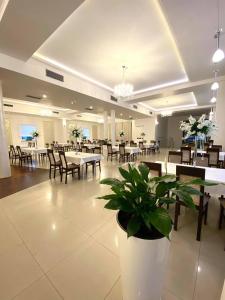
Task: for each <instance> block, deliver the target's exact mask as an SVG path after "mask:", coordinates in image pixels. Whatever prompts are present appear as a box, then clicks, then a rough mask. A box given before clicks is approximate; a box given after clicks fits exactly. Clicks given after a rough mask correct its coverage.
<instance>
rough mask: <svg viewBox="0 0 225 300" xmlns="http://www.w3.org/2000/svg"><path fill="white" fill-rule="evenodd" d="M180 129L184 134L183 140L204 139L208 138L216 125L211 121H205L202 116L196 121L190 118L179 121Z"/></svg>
mask: <svg viewBox="0 0 225 300" xmlns="http://www.w3.org/2000/svg"><path fill="white" fill-rule="evenodd" d="M180 129H181V131H183V132H184V133H185V136H184V139H187V138H189V137H199V138H200V139H201V138H202V139H204V138H205V137H210V136H212V134H213V133H214V132H215V130H216V124H215V122H214V121H212V120H208V119H206V115H205V114H203V115H202V116H201V117H200V118H199V119H198V120H197V119H196V118H194V117H192V116H190V117H189V118H188V120H186V121H181V123H180Z"/></svg>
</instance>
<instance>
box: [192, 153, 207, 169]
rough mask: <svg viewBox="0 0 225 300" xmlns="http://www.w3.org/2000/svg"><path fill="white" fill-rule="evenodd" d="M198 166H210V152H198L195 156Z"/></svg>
mask: <svg viewBox="0 0 225 300" xmlns="http://www.w3.org/2000/svg"><path fill="white" fill-rule="evenodd" d="M195 164H196V166H200V167H208V166H209V154H208V153H197V157H196V158H195Z"/></svg>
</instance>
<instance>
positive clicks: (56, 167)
mask: <svg viewBox="0 0 225 300" xmlns="http://www.w3.org/2000/svg"><path fill="white" fill-rule="evenodd" d="M47 155H48V159H49V164H50V167H49V178H50V179H51V178H52V169H53V170H54V178H55V175H56V171H57V170H59V173H60V174H61V162H60V160H58V161H56V159H55V155H54V152H53V150H52V149H47Z"/></svg>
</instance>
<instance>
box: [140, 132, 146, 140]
mask: <svg viewBox="0 0 225 300" xmlns="http://www.w3.org/2000/svg"><path fill="white" fill-rule="evenodd" d="M144 138H145V133H144V132H142V133H141V139H142V140H143V139H144Z"/></svg>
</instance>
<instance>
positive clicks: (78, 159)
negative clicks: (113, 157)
mask: <svg viewBox="0 0 225 300" xmlns="http://www.w3.org/2000/svg"><path fill="white" fill-rule="evenodd" d="M65 156H66V159H67V161H68V162H71V163H74V164H77V165H83V164H85V163H86V162H90V161H99V160H101V159H102V156H101V154H93V153H84V152H75V151H69V152H65ZM55 157H56V158H57V159H58V158H59V154H58V153H55Z"/></svg>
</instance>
